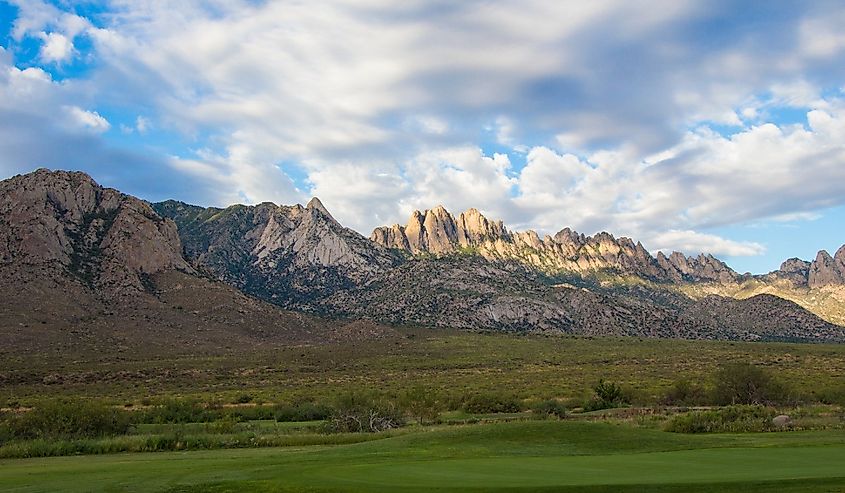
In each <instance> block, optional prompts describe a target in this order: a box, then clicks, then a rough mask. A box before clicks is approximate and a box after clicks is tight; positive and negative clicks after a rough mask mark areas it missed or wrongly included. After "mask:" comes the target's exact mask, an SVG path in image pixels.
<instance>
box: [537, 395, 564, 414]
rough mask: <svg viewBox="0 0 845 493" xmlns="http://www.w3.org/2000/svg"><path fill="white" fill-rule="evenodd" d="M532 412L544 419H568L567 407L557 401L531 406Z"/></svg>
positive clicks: (550, 400)
mask: <svg viewBox="0 0 845 493" xmlns="http://www.w3.org/2000/svg"><path fill="white" fill-rule="evenodd" d="M531 411H533V412H534V414H536V415H538V416H543V417H557V418H564V417H566V407H565V406H564V405H563V404H562V403H561V402H560V401H558V400H556V399H549V400H545V401H540V402H538V403H536V404H534V405H533V406H531Z"/></svg>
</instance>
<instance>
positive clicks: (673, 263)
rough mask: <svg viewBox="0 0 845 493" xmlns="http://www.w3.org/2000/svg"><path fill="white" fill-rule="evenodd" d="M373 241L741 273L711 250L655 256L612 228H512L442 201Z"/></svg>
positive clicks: (685, 274)
mask: <svg viewBox="0 0 845 493" xmlns="http://www.w3.org/2000/svg"><path fill="white" fill-rule="evenodd" d="M370 240H372V241H373V242H374V243H377V244H379V245H381V246H384V247H386V248H393V249H398V250H400V251H402V252H404V253H405V254H408V255H435V256H442V255H451V254H455V253H465V252H471V253H477V254H478V255H480V256H482V257H484V258H486V259H488V260H515V261H519V262H522V263H524V264H527V265H530V266H532V267H535V268H538V269H540V270H542V271H543V272H546V273H552V274H556V273H561V272H564V273H574V274H578V275H587V276H592V275H595V274H598V273H601V272H611V273H616V274H622V275H633V276H638V277H642V278H646V279H651V280H657V281H664V282H702V281H704V282H736V280H737V279H739V277H740V276H739V275H738V274H737V273H736V272H734V271H733V270H731V269H730V267H728V266H727V265H725V264H724V263H723V262H721V261H719V260H717V259H716V258H714V257H713V256H711V255H700V256H698V257H685V256H684V255H683V254H681V253H678V252H675V253H673V254H671V255H670V256H669V257H666V256H665V255H663V254H662V253H659V254H658V256H657V257H656V258H655V257H653V256H652V255H651V254H650V253H649V252H648V251H647V250H646V249H645V248H644V247H643V246H642V244H641V243H639V242H637V243H634V242H633V241H632V240H631V239H630V238H625V237H622V238H618V239H617V238H615V237H614V236H613V235H611V234H609V233H605V232H602V233H599V234H597V235H595V236H585V235H583V234H579V233H577V232H575V231H572V230H570V229H569V228H566V229H563V230H561V231H560V232H558V233H557V234H555V235H554V236H545V237H543V238H540V236H539V235H538V234H537V233H536V232H534V231H531V230H529V231H524V232H510V231H508V230H507V228H505V226H504V225H503V224H502V222H501V221H490V220H488V219H487V218H486V217H484V215H482V214H481V213H480V212H479V211H478V210H477V209H469V210H468V211H466V212H463V213H461V214H460V215H458V217H457V218H456V217H454V216H453V215H452V214H450V213H449V212H448V211H447V210H446V209H444V208H443V207H442V206H437V207H435V208H434V209H431V210H426V211H423V212H420V211H414V212H413V213H412V214H411V217H410V219H409V220H408V224H407V225H406V226H400V225H398V224H397V225H393V226H391V227H381V228H376V229H375V230H374V231H373V234H372V235H371V236H370Z"/></svg>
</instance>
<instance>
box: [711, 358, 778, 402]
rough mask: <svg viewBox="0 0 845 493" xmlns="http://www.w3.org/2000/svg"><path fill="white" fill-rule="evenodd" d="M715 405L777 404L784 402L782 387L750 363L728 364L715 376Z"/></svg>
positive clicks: (763, 370) (762, 370)
mask: <svg viewBox="0 0 845 493" xmlns="http://www.w3.org/2000/svg"><path fill="white" fill-rule="evenodd" d="M715 380H716V381H715V385H714V389H713V400H714V402H715V403H716V404H720V405H728V404H777V403H780V402H783V401H785V400H786V392H785V390H784V388H783V386H782V385H781V384H780V383H779V382H777V381H776V380H775V379H774V378H773V377H772V376H771V375H770V374H769V372H767V371H766V370H765V369H763V368H760V367H758V366H755V365H752V364H750V363H730V364H727V365H724V366H722V367H721V368H720V369H719V370H718V371H717V372H716V375H715Z"/></svg>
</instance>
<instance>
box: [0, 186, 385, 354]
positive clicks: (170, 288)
mask: <svg viewBox="0 0 845 493" xmlns="http://www.w3.org/2000/svg"><path fill="white" fill-rule="evenodd" d="M0 297H2V299H3V300H4V302H3V303H2V304H0V355H4V357H7V356H8V357H12V355H14V356H15V357H22V355H29V354H32V355H34V357H41V356H44V355H45V354H52V355H56V356H59V355H61V356H62V357H70V356H73V355H88V356H93V357H98V358H118V359H119V358H121V357H124V356H126V355H128V354H134V355H136V356H139V355H144V354H156V355H162V354H172V353H191V354H216V353H220V352H228V351H238V350H243V349H245V348H255V347H259V346H262V347H263V346H270V347H272V346H273V345H279V344H282V345H289V344H303V343H322V342H328V341H331V340H333V339H334V338H337V337H341V336H343V335H342V334H344V333H345V332H348V330H347V329H346V326H347V325H348V323H347V322H342V321H341V322H336V321H326V320H322V319H318V318H315V317H310V316H305V315H302V314H299V313H291V312H286V311H284V310H281V309H280V308H279V307H277V306H275V305H272V304H269V303H265V302H262V301H259V300H256V299H253V298H250V297H248V296H245V295H244V294H243V293H241V292H239V291H238V290H236V289H235V288H233V287H231V286H229V285H227V284H224V283H220V282H215V281H212V280H210V279H206V278H204V277H201V276H199V275H197V273H196V271H195V270H194V269H193V268H192V267H191V266H190V265H189V264H188V262H187V261H186V260H185V259H184V257H183V256H182V247H181V243H180V239H179V236H178V233H177V226H176V224H175V222H173V221H172V220H170V219H165V218H162V217H161V216H159V215H158V214H156V213H155V211H154V210H153V209H152V208H151V206H150V205H149V204H147V203H146V202H143V201H141V200H139V199H136V198H134V197H131V196H128V195H124V194H121V193H120V192H117V191H116V190H113V189H108V188H103V187H101V186H99V185H98V184H97V183H95V182H94V181H93V180H92V179H91V178H90V177H89V176H88V175H85V174H84V173H69V172H64V171H55V172H53V171H48V170H38V171H36V172H33V173H30V174H27V175H21V176H16V177H13V178H10V179H8V180H5V181H2V182H0ZM370 329H371V330H369V329H365V330H360V331H359V332H361V334H362V337H371V336H372V337H379V336H380V334H389V333H390V332H391V331H390V330H389V329H385V328H382V327H378V326H377V325H375V324H370ZM368 332H369V333H368ZM343 337H345V336H343Z"/></svg>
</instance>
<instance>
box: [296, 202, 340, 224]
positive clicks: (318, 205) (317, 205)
mask: <svg viewBox="0 0 845 493" xmlns="http://www.w3.org/2000/svg"><path fill="white" fill-rule="evenodd" d="M294 208H300V209H301V208H302V206H301V205H299V204H296V205H295V206H294ZM305 210H308V211H317V212H319V213H320V214H322V215H323V216H325V217H326V219H329V220H330V221H332V222H334V223H335V224H337V225H340V223H338V222H337V221H336V220H335V218H334V217H333V216H332V215H331V213H329V210H328V209H326V206H324V205H323V203H322V202H321V201H320V199H318V198H317V197H312V198H311V200H309V201H308V204H306V205H305Z"/></svg>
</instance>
